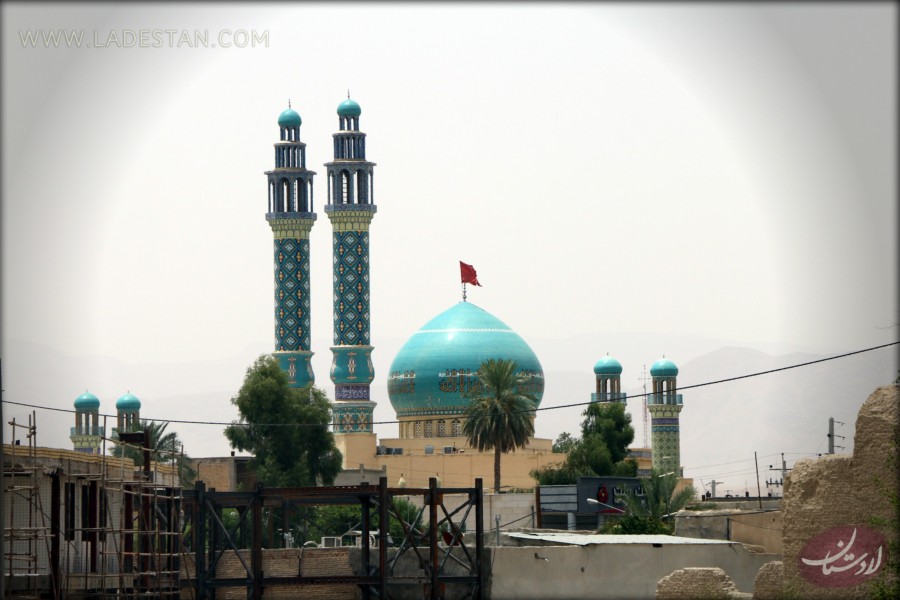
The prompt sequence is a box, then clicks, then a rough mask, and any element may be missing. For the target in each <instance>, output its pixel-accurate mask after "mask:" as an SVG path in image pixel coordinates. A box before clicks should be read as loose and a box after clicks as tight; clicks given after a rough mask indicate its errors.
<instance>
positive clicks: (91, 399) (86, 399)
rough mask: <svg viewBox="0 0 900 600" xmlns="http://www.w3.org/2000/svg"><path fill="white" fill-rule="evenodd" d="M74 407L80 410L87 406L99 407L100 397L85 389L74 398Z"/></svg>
mask: <svg viewBox="0 0 900 600" xmlns="http://www.w3.org/2000/svg"><path fill="white" fill-rule="evenodd" d="M75 408H77V409H81V410H83V409H87V408H100V398H98V397H97V396H95V395H93V394H92V393H90V392H88V391H87V390H85V392H84V393H83V394H82V395H80V396H78V397H77V398H75Z"/></svg>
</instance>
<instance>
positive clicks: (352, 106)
mask: <svg viewBox="0 0 900 600" xmlns="http://www.w3.org/2000/svg"><path fill="white" fill-rule="evenodd" d="M337 113H338V116H339V117H358V116H359V115H361V114H362V108H360V106H359V104H358V103H357V102H356V100H351V99H350V97H349V96H347V99H346V100H344V101H343V102H341V103H340V104H338V109H337Z"/></svg>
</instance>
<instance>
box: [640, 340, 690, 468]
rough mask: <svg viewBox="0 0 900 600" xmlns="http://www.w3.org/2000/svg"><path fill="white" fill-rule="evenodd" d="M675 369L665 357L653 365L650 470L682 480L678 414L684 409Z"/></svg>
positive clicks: (648, 407) (650, 403)
mask: <svg viewBox="0 0 900 600" xmlns="http://www.w3.org/2000/svg"><path fill="white" fill-rule="evenodd" d="M677 376H678V367H677V366H675V363H673V362H672V361H671V360H668V359H667V358H666V357H663V358H661V359H660V360H658V361H656V362H655V363H653V366H651V367H650V377H651V378H652V380H653V392H652V393H651V394H650V396H649V397H648V402H647V409H648V410H649V411H650V417H651V419H650V427H651V436H650V440H651V445H652V446H653V469H654V470H656V472H657V473H659V474H660V475H665V474H667V473H675V474H676V475H677V476H678V477H681V440H680V434H679V430H678V414H679V413H680V412H681V409H682V408H683V404H682V401H681V394H677V393H676V390H677V387H676V385H675V380H676V378H677Z"/></svg>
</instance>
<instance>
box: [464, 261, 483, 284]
mask: <svg viewBox="0 0 900 600" xmlns="http://www.w3.org/2000/svg"><path fill="white" fill-rule="evenodd" d="M459 276H460V279H461V280H462V283H471V284H472V285H477V286H478V287H481V284H480V283H478V274H477V273H476V272H475V267H473V266H472V265H467V264H466V263H464V262H463V261H459Z"/></svg>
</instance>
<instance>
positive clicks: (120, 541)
mask: <svg viewBox="0 0 900 600" xmlns="http://www.w3.org/2000/svg"><path fill="white" fill-rule="evenodd" d="M9 425H10V426H11V427H12V431H13V440H17V434H21V430H22V429H23V428H24V429H25V436H24V437H25V438H27V439H28V445H27V446H22V445H20V444H18V443H15V444H13V445H10V446H5V447H4V464H3V485H4V493H5V498H6V502H5V505H4V515H3V517H4V529H3V535H4V542H5V543H4V555H3V569H2V575H3V578H4V589H5V596H6V597H10V598H40V597H48V596H49V597H51V598H54V599H59V598H67V597H71V596H73V595H77V596H90V597H94V598H106V597H109V598H112V597H115V598H129V597H137V596H138V595H144V596H147V595H151V596H153V597H166V596H171V597H175V596H176V595H178V593H179V591H180V581H179V577H178V574H179V571H180V569H179V567H180V563H179V554H178V553H179V552H180V551H181V546H180V540H181V520H180V502H181V487H180V485H177V484H178V483H179V482H177V481H176V475H175V470H174V469H161V468H160V465H159V464H158V463H157V464H155V467H154V469H153V470H151V464H150V461H149V454H150V452H149V448H146V447H144V448H142V449H143V451H144V468H143V471H142V472H140V473H135V470H134V466H133V463H132V461H131V460H126V459H117V458H113V457H109V456H107V455H106V454H105V452H104V453H103V454H100V455H95V454H87V453H85V454H81V453H75V452H73V451H69V450H53V449H47V448H39V447H38V446H37V444H36V443H35V438H36V432H37V427H36V425H35V421H34V417H33V416H32V417H31V418H30V419H29V424H28V426H27V427H26V426H23V425H21V424H18V423H16V422H15V420H13V421H11V422H10V423H9ZM125 435H127V434H125ZM138 435H139V436H142V432H138ZM18 441H21V440H18ZM123 441H124V440H123ZM105 442H106V440H104V446H105ZM104 449H105V448H104ZM169 475H171V481H170V482H166V481H165V479H167V478H168V476H169ZM135 542H137V545H135Z"/></svg>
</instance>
